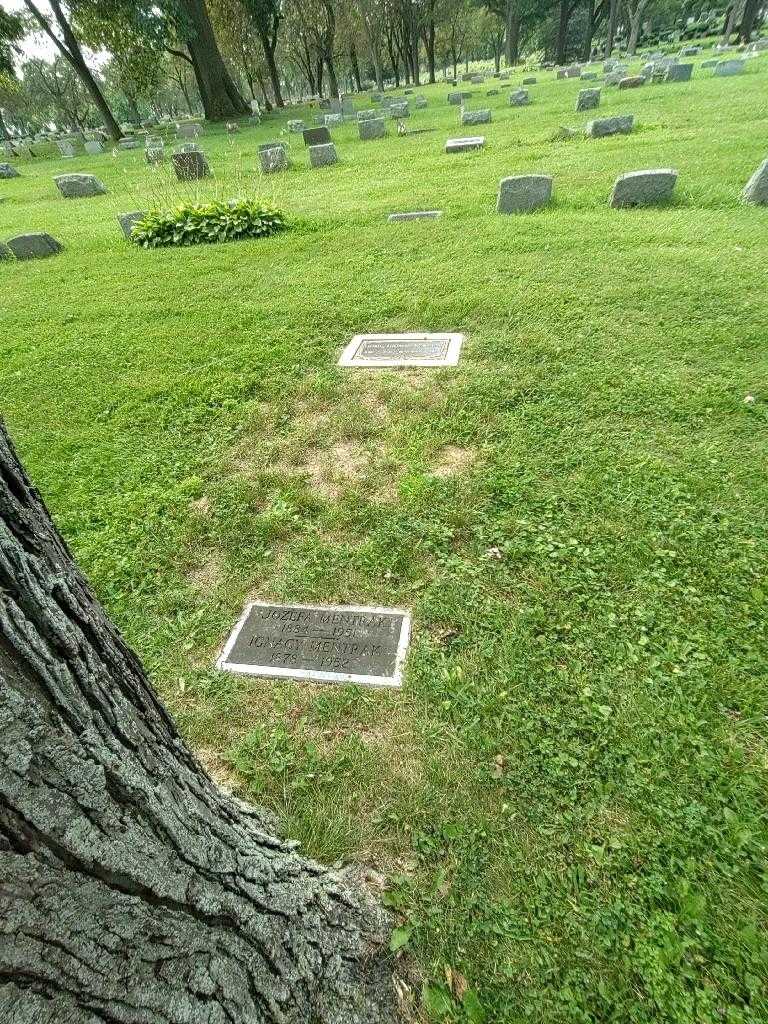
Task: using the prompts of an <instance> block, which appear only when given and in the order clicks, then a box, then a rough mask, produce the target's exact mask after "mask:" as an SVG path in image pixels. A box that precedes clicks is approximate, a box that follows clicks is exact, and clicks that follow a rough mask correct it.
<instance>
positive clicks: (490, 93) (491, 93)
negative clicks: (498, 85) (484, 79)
mask: <svg viewBox="0 0 768 1024" xmlns="http://www.w3.org/2000/svg"><path fill="white" fill-rule="evenodd" d="M485 95H486V96H498V95H499V90H498V89H489V90H488V91H487V92H486V94H485Z"/></svg>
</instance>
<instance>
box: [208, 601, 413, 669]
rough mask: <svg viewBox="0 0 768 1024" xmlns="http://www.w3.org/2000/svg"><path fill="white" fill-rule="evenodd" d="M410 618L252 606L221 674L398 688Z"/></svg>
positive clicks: (375, 610) (220, 662)
mask: <svg viewBox="0 0 768 1024" xmlns="http://www.w3.org/2000/svg"><path fill="white" fill-rule="evenodd" d="M410 636H411V613H410V612H409V611H405V610H404V609H402V608H379V607H366V606H361V605H346V606H340V605H312V604H292V605H284V604H275V603H273V602H271V601H251V602H249V603H248V604H247V605H246V606H245V609H244V611H243V614H242V615H241V616H240V619H239V621H238V622H237V624H236V626H235V628H234V629H233V630H232V632H231V634H230V635H229V638H228V640H227V642H226V644H225V645H224V649H223V650H222V652H221V655H220V657H219V658H218V659H217V661H216V668H217V669H218V670H219V671H221V672H234V673H238V674H240V675H250V676H264V677H275V676H276V677H279V678H283V679H310V680H314V681H316V682H324V683H359V684H361V685H363V686H374V687H378V686H383V687H395V688H396V687H399V686H401V685H402V670H403V664H404V662H405V655H406V651H407V650H408V644H409V642H410Z"/></svg>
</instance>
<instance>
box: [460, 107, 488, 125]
mask: <svg viewBox="0 0 768 1024" xmlns="http://www.w3.org/2000/svg"><path fill="white" fill-rule="evenodd" d="M460 120H461V123H462V124H488V122H489V121H490V120H491V112H490V110H488V109H486V110H465V109H464V108H463V107H462V110H461V116H460Z"/></svg>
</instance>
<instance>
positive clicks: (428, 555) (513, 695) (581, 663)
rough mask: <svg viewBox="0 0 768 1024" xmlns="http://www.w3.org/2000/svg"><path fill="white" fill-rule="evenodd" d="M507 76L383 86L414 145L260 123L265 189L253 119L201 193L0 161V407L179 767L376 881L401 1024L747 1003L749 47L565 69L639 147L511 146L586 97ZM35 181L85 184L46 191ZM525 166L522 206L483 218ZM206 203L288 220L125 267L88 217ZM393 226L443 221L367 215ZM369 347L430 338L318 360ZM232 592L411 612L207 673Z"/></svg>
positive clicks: (567, 87) (754, 904) (752, 323)
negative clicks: (396, 652)
mask: <svg viewBox="0 0 768 1024" xmlns="http://www.w3.org/2000/svg"><path fill="white" fill-rule="evenodd" d="M522 77H523V75H522V73H521V72H518V73H516V74H515V75H513V77H512V82H511V84H512V87H513V88H514V87H515V86H516V85H519V82H520V80H521V78H522ZM538 78H539V83H538V84H537V85H536V86H533V87H531V94H532V98H533V102H532V104H531V106H530V107H528V108H510V107H509V106H507V105H506V102H507V101H506V95H505V92H506V90H505V91H504V92H502V94H501V95H499V96H498V97H491V98H489V99H487V100H486V98H485V96H484V92H485V89H486V88H490V87H492V86H493V85H495V84H496V83H491V82H488V83H487V85H486V86H483V87H474V88H475V90H476V93H477V95H476V97H475V101H474V105H476V106H484V105H486V104H487V105H488V106H490V107H492V109H493V118H494V120H493V123H492V124H489V125H484V126H482V127H481V128H480V129H475V128H468V129H461V128H459V127H458V112H457V109H456V108H455V107H450V106H448V104H447V103H446V100H445V96H446V92H447V89H446V87H445V86H432V87H426V88H423V89H422V90H421V91H422V92H423V93H424V94H425V95H427V96H428V98H429V107H428V109H426V110H424V111H416V112H415V113H414V114H413V116H412V117H411V118H410V121H409V122H408V125H409V127H410V128H417V127H419V128H420V127H430V128H434V129H435V130H434V131H433V132H431V133H427V134H422V135H415V136H413V137H404V138H397V137H395V136H394V135H390V137H389V138H388V139H384V140H379V141H373V142H366V143H363V142H360V141H359V140H358V138H357V129H356V127H355V126H354V125H345V126H344V127H343V128H337V129H334V130H333V135H334V140H335V142H336V144H337V148H338V151H339V157H340V162H339V164H337V165H336V166H334V167H331V168H325V169H322V170H315V171H313V170H310V168H309V161H308V157H307V153H306V151H305V150H304V148H303V145H302V141H301V136H285V135H283V137H284V138H287V139H288V143H289V146H290V151H291V157H292V160H293V165H292V168H291V170H290V171H288V172H287V173H283V174H276V175H272V176H270V177H268V178H260V177H259V175H258V172H257V170H256V168H257V166H258V163H257V159H256V148H257V143H259V142H263V141H266V140H268V139H271V138H275V137H279V136H280V133H281V131H283V130H284V125H285V122H286V121H287V120H288V118H289V117H294V116H297V115H296V114H295V112H294V111H292V112H291V113H290V114H285V115H279V116H277V115H272V116H270V117H269V118H268V119H267V120H266V121H265V123H264V124H263V125H262V126H261V127H260V128H258V129H255V128H245V127H244V129H243V130H242V131H241V132H240V134H239V135H237V136H235V137H233V138H227V137H226V135H225V134H224V132H223V130H222V129H218V128H216V129H211V128H207V129H206V133H205V136H204V138H203V139H202V140H201V142H202V144H203V147H204V149H205V151H206V154H207V155H208V159H209V162H210V164H211V167H212V170H213V171H214V172H215V178H211V179H209V180H207V181H206V182H205V183H201V184H200V186H199V188H193V187H192V186H186V187H182V186H176V185H171V184H170V178H169V170H168V167H166V168H165V169H164V170H163V171H160V172H153V171H152V170H151V169H150V168H148V167H146V165H145V164H144V162H143V154H142V153H141V152H137V151H133V152H121V153H120V154H119V155H117V156H116V157H113V156H112V155H109V154H105V155H104V156H99V157H77V158H76V159H75V160H59V159H46V160H37V161H33V162H20V163H19V165H18V166H19V168H20V170H21V171H22V174H23V177H21V178H18V179H14V180H10V181H3V182H1V183H0V195H3V196H6V197H7V200H6V201H5V202H3V203H2V204H0V222H1V223H2V230H0V240H2V239H5V238H7V237H9V236H10V235H13V234H17V233H20V232H22V231H41V230H43V231H49V232H50V233H52V234H53V235H54V236H56V237H57V238H58V239H59V240H60V241H62V242H63V243H64V245H65V246H66V251H65V252H64V253H63V254H61V255H60V256H58V257H55V258H52V259H49V260H44V261H43V260H41V261H34V262H26V263H23V262H20V263H7V264H0V289H1V297H0V306H1V307H2V311H3V317H2V319H3V331H2V340H0V408H1V409H2V413H3V415H4V416H5V417H6V419H7V422H8V425H9V427H10V430H11V433H12V435H13V437H14V438H15V441H16V443H17V446H18V448H19V451H20V454H21V456H22V458H23V459H24V461H25V463H26V465H27V467H28V469H29V471H30V472H31V474H32V477H33V479H34V480H35V482H36V483H37V485H38V486H39V487H40V489H41V491H42V493H43V495H44V497H45V499H46V500H47V502H48V504H49V506H50V508H51V510H52V512H53V514H54V516H55V518H56V521H57V523H58V524H59V526H60V528H61V530H62V532H63V533H64V535H65V536H66V538H67V540H68V541H69V542H70V544H71V546H72V548H73V550H74V552H75V555H76V557H77V559H78V560H79V562H80V564H81V566H82V567H83V569H84V570H85V571H86V573H87V574H88V575H89V577H90V578H91V580H92V582H93V584H94V586H95V588H96V591H97V593H98V594H99V596H100V597H101V599H102V600H103V601H104V603H105V605H106V607H107V608H108V610H109V612H110V613H111V615H112V616H113V618H114V619H115V620H116V622H117V623H118V625H119V626H120V628H121V629H122V630H123V631H124V633H125V635H126V636H127V638H128V640H129V641H130V643H131V644H133V645H134V646H135V647H136V649H137V650H138V652H139V653H140V655H141V657H142V658H143V659H144V661H145V663H146V665H147V666H148V668H149V670H150V672H151V674H152V677H153V679H154V680H155V682H156V685H157V687H158V689H159V691H160V693H161V694H162V696H163V698H164V700H165V701H166V703H167V704H168V706H169V707H170V708H171V710H172V711H173V713H174V715H175V716H176V718H177V720H178V721H179V722H180V724H181V727H182V729H183V731H184V733H185V735H186V736H187V737H188V738H189V740H190V741H191V742H192V743H193V744H194V745H195V746H196V748H197V749H198V750H199V751H200V753H201V756H202V757H203V759H204V760H205V762H206V763H207V764H208V765H209V767H210V768H211V769H212V771H214V773H215V774H216V775H217V776H218V777H220V778H222V779H228V780H229V782H230V784H233V785H237V786H239V787H241V789H242V791H243V792H244V793H246V794H247V795H248V796H249V797H250V798H252V799H253V800H255V801H258V802H259V803H262V804H264V805H267V806H269V807H271V808H273V809H274V810H275V811H276V812H277V814H278V815H279V817H280V819H281V822H282V825H283V827H284V829H285V831H286V832H287V833H288V834H290V835H291V836H294V837H296V838H298V839H299V840H301V842H302V845H303V847H304V849H305V850H306V851H308V852H309V853H310V854H311V855H313V856H316V857H318V858H321V859H323V860H325V861H327V862H334V861H336V860H361V861H363V862H365V863H367V864H370V865H371V866H373V867H375V868H377V869H378V870H380V871H382V872H384V873H386V875H387V876H388V893H387V897H386V898H387V901H388V903H390V905H391V906H393V907H394V908H395V909H396V911H397V914H398V915H399V920H400V923H401V925H403V927H404V928H405V929H406V930H405V931H404V932H401V933H399V934H400V936H401V938H403V939H405V938H407V939H408V941H407V944H406V947H405V948H406V950H407V951H410V952H411V954H412V955H413V957H414V958H415V960H416V962H417V963H418V965H419V967H420V970H421V972H422V973H423V977H424V980H425V983H426V987H425V989H424V994H423V998H424V1002H425V1008H424V1012H425V1013H427V1014H431V1015H432V1016H433V1017H434V1018H436V1019H443V1017H446V1019H448V1020H451V1021H462V1022H472V1024H476V1022H477V1021H480V1020H485V1021H487V1022H488V1024H497V1022H504V1024H507V1022H517V1021H541V1022H553V1024H554V1022H558V1024H559V1022H569V1024H586V1022H593V1021H611V1022H619V1021H621V1022H624V1021H632V1022H649V1024H650V1022H654V1024H658V1022H686V1024H688V1022H690V1024H694V1022H695V1024H701V1022H726V1024H737V1022H739V1024H742V1022H755V1021H766V1020H768V993H767V991H766V983H767V979H768V945H767V944H766V942H765V933H766V928H768V861H767V858H766V854H767V852H768V829H767V828H766V812H767V810H768V787H767V783H768V735H767V734H768V729H767V728H766V726H767V722H766V713H767V712H768V701H767V700H766V664H767V663H768V644H767V643H766V641H767V640H768V630H767V629H766V612H767V611H768V584H766V575H765V574H766V532H767V531H766V503H767V502H768V482H767V481H766V455H767V454H768V437H767V431H766V427H767V426H768V379H767V376H766V374H767V372H768V358H767V356H766V323H767V322H768V284H767V279H766V267H767V266H768V208H762V209H759V208H749V207H746V206H743V205H742V204H741V203H740V201H739V196H740V192H741V189H742V188H743V186H744V183H745V182H746V180H747V178H748V177H749V175H750V174H751V173H752V171H753V170H754V169H755V168H756V166H757V165H758V164H759V162H760V161H761V160H763V159H764V158H765V157H766V156H768V56H762V57H760V58H759V59H756V60H754V61H751V62H749V65H748V69H747V72H746V73H745V74H744V75H742V76H740V77H734V78H723V79H716V78H713V77H711V72H708V71H701V70H697V72H696V73H695V74H694V78H693V80H692V82H691V83H690V84H681V85H666V86H653V87H651V86H648V87H645V88H642V89H639V90H635V91H628V92H618V91H617V90H616V89H610V88H608V89H604V90H603V99H602V106H601V109H600V111H599V112H598V115H599V116H608V115H610V114H616V113H634V114H635V115H636V122H637V128H636V131H635V132H634V133H633V134H632V135H631V136H629V137H624V136H619V137H614V138H611V139H605V140H595V141H589V140H586V139H583V138H579V139H576V140H574V141H570V142H551V141H549V140H550V137H551V136H552V134H553V132H554V131H555V130H556V129H557V128H558V126H560V125H570V126H572V127H579V126H583V125H584V124H585V123H586V122H587V121H588V120H589V119H590V118H591V117H592V116H593V114H591V113H588V114H574V113H573V107H574V103H575V97H576V93H577V91H578V89H579V88H580V83H579V82H578V81H559V82H558V81H555V80H554V74H553V72H540V73H538ZM586 84H592V83H586ZM359 105H362V100H361V101H360V104H359ZM307 114H308V117H309V112H307ZM390 126H391V127H393V123H392V122H391V123H390ZM478 130H479V131H480V132H482V133H483V134H485V135H486V137H487V146H486V148H485V150H483V151H480V152H475V153H471V154H466V155H457V156H446V155H445V154H444V153H443V145H444V142H445V139H446V138H448V137H449V136H455V135H466V134H474V133H476V132H477V131H478ZM651 167H674V168H676V169H677V170H678V171H679V175H680V176H679V180H678V186H677V194H676V200H675V201H674V203H673V204H672V205H671V206H669V207H667V208H664V209H649V210H635V211H616V210H612V209H610V208H609V207H608V196H609V194H610V190H611V187H612V184H613V181H614V179H615V178H616V176H617V175H618V174H620V173H622V172H624V171H629V170H638V169H643V168H651ZM67 171H87V172H92V173H95V174H96V175H98V176H99V177H100V178H101V179H102V180H103V181H104V182H105V184H106V185H107V187H108V189H109V194H108V195H107V196H103V197H98V198H94V199H87V200H64V199H61V198H59V196H58V193H57V191H56V189H55V186H54V184H53V180H52V179H53V175H54V174H59V173H63V172H67ZM528 171H531V172H546V173H550V174H553V175H554V178H555V201H554V203H553V205H552V206H551V207H550V208H548V209H545V210H542V211H540V212H537V213H535V214H532V215H529V216H525V215H523V216H517V217H501V216H497V215H496V213H495V212H494V210H495V195H496V190H497V186H498V181H499V179H500V178H501V177H504V176H507V175H510V174H517V173H525V172H528ZM244 190H247V191H248V192H253V193H255V194H256V195H258V196H260V197H262V198H264V199H268V200H270V201H272V202H274V203H275V204H277V205H278V206H279V207H280V208H282V209H283V210H285V212H286V214H287V215H288V216H289V218H290V219H291V221H292V224H293V227H292V230H291V231H289V232H286V233H285V234H283V235H279V236H275V237H274V238H270V239H267V240H263V241H254V242H243V243H234V244H230V245H221V246H201V247H197V248H194V249H186V250H159V251H155V252H148V251H142V250H139V249H137V248H135V247H134V246H131V245H130V244H129V243H127V242H125V241H124V240H123V238H122V235H121V233H120V230H119V227H118V224H117V221H116V219H115V217H116V214H117V213H118V212H121V211H126V210H133V209H146V208H148V207H149V206H150V205H151V204H152V203H153V201H154V200H153V196H158V195H164V194H165V195H171V194H173V195H175V196H177V197H178V196H182V195H193V194H196V195H200V196H201V197H212V196H220V197H223V198H228V197H230V196H234V195H239V194H241V193H242V192H243V191H244ZM420 208H427V209H434V208H441V209H443V210H444V211H445V212H444V216H443V218H442V220H440V221H437V222H421V223H418V222H417V223H410V224H393V225H388V224H387V223H386V220H385V215H386V214H387V213H389V212H392V211H399V210H414V209H420ZM409 330H425V331H444V330H459V331H463V332H465V333H466V336H467V340H466V343H465V346H464V350H463V354H462V359H461V362H460V364H459V366H458V367H456V368H452V369H444V370H419V371H416V370H405V371H388V370H383V371H359V370H352V371H350V370H341V369H339V368H338V367H337V366H336V365H335V364H336V360H337V358H338V356H339V354H340V352H341V349H342V348H343V346H344V345H345V344H346V343H347V342H348V341H349V339H350V337H351V335H352V334H354V333H358V332H366V331H376V332H379V331H409ZM747 395H753V396H754V397H755V401H754V402H753V403H745V401H744V399H745V396H747ZM252 598H261V599H275V600H286V601H296V602H308V603H339V604H340V603H352V604H381V605H393V606H403V607H409V608H411V609H412V610H413V617H414V634H413V642H412V645H411V650H410V655H409V659H408V663H407V666H406V676H405V685H404V687H403V689H402V690H401V691H399V692H383V691H370V690H361V689H357V688H354V687H322V686H315V685H308V684H300V683H290V682H286V683H283V682H275V681H262V680H255V679H249V678H246V677H238V676H226V675H220V674H217V673H216V672H215V671H214V670H213V668H212V666H213V663H214V660H215V657H216V654H217V651H218V649H219V647H220V645H221V644H222V643H223V641H224V639H225V638H226V636H227V635H228V633H229V631H230V629H231V627H232V625H233V624H234V622H235V621H236V619H237V617H238V616H239V614H240V611H241V609H242V606H243V604H244V602H245V601H246V600H247V599H252ZM463 979H466V984H467V985H468V986H469V987H470V990H471V992H474V993H475V994H476V997H477V998H476V999H475V998H473V996H472V995H470V996H469V997H465V999H464V1001H463V1003H461V1002H460V1000H458V999H457V1000H452V999H451V998H450V997H449V981H450V980H452V981H453V991H454V992H458V993H459V994H460V993H461V990H462V987H463V983H464V982H463Z"/></svg>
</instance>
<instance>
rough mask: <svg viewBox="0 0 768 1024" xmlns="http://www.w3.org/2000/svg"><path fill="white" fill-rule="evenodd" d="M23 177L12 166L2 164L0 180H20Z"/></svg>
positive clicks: (0, 165)
mask: <svg viewBox="0 0 768 1024" xmlns="http://www.w3.org/2000/svg"><path fill="white" fill-rule="evenodd" d="M20 177H21V175H20V174H19V172H18V171H17V170H16V168H15V167H12V166H11V164H0V178H20Z"/></svg>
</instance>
